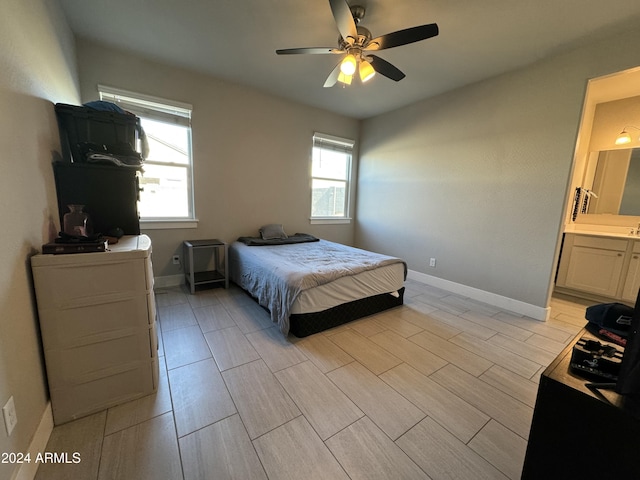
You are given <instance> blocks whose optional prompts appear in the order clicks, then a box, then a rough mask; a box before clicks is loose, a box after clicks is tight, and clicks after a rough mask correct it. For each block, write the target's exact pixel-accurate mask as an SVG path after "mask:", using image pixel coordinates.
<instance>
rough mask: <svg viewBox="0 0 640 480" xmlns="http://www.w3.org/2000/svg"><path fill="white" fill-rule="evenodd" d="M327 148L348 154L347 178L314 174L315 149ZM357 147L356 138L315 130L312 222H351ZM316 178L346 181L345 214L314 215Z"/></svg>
mask: <svg viewBox="0 0 640 480" xmlns="http://www.w3.org/2000/svg"><path fill="white" fill-rule="evenodd" d="M323 144H324V147H326V148H327V150H333V151H340V152H343V153H345V154H348V158H347V167H346V179H344V180H343V179H336V178H326V177H316V176H314V175H313V158H314V157H313V150H314V149H315V148H323ZM354 147H355V140H352V139H349V138H343V137H337V136H334V135H328V134H326V133H319V132H314V134H313V138H312V146H311V155H310V161H309V187H310V188H309V190H310V197H311V202H310V203H311V205H310V218H309V220H310V222H311V223H312V224H331V223H333V224H337V223H351V176H352V172H353V150H354ZM314 180H327V181H344V182H345V194H344V215H341V216H324V215H322V216H321V215H313V181H314Z"/></svg>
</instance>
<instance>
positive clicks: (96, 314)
mask: <svg viewBox="0 0 640 480" xmlns="http://www.w3.org/2000/svg"><path fill="white" fill-rule="evenodd" d="M31 268H32V271H33V278H34V284H35V290H36V298H37V303H38V315H39V320H40V331H41V335H42V344H43V347H44V357H45V363H46V367H47V378H48V382H49V392H50V395H51V406H52V410H53V419H54V423H55V424H56V425H59V424H61V423H65V422H68V421H70V420H74V419H76V418H80V417H83V416H85V415H89V414H91V413H94V412H98V411H100V410H104V409H106V408H109V407H112V406H114V405H118V404H120V403H123V402H126V401H129V400H133V399H135V398H138V397H142V396H144V395H148V394H151V393H153V392H155V391H156V389H157V386H158V356H157V352H158V339H157V331H156V309H155V299H154V294H153V269H152V265H151V241H150V239H149V237H147V236H146V235H134V236H125V237H123V238H121V239H120V241H119V242H118V243H117V244H115V245H111V246H110V251H107V252H96V253H81V254H70V255H35V256H34V257H32V259H31Z"/></svg>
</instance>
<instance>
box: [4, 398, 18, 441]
mask: <svg viewBox="0 0 640 480" xmlns="http://www.w3.org/2000/svg"><path fill="white" fill-rule="evenodd" d="M2 414H3V415H4V426H5V427H6V428H7V435H11V432H13V429H14V427H15V426H16V424H17V423H18V415H17V414H16V404H15V403H14V401H13V396H12V397H11V398H10V399H9V400H8V401H7V403H6V404H5V405H4V407H2Z"/></svg>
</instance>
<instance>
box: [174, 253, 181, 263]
mask: <svg viewBox="0 0 640 480" xmlns="http://www.w3.org/2000/svg"><path fill="white" fill-rule="evenodd" d="M173 264H174V265H180V255H174V256H173Z"/></svg>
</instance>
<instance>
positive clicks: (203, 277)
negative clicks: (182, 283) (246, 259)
mask: <svg viewBox="0 0 640 480" xmlns="http://www.w3.org/2000/svg"><path fill="white" fill-rule="evenodd" d="M182 249H183V252H184V258H185V259H186V262H185V269H184V277H185V280H186V282H187V283H188V284H189V288H190V290H191V293H192V294H193V293H195V291H196V286H197V285H206V284H212V283H224V288H229V275H228V274H227V268H226V266H225V268H224V269H223V268H222V262H221V260H222V258H224V261H225V265H226V262H227V261H228V260H227V258H228V257H227V254H228V250H227V244H226V243H224V242H223V241H221V240H218V239H217V238H214V239H209V240H185V241H184V242H183V244H182ZM206 249H210V250H212V253H213V259H214V267H215V269H214V270H204V271H199V272H196V271H194V266H193V253H194V250H199V251H201V250H206ZM221 251H223V252H224V253H223V255H221V254H220V253H221Z"/></svg>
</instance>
